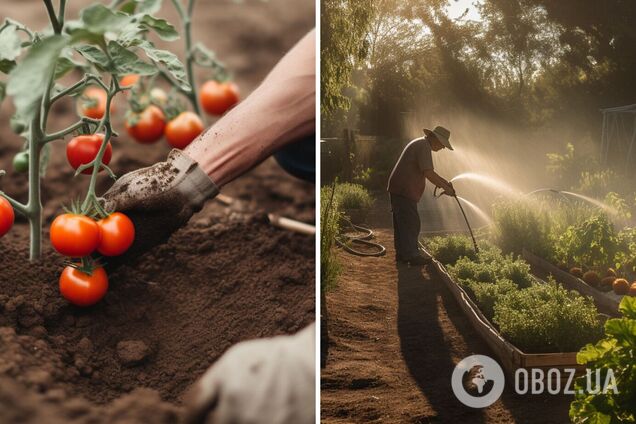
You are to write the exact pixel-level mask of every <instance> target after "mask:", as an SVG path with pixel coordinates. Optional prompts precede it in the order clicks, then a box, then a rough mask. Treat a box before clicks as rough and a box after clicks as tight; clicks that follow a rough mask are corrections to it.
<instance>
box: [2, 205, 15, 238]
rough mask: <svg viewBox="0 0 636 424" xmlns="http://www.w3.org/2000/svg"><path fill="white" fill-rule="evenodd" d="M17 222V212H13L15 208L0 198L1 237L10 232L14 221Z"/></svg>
mask: <svg viewBox="0 0 636 424" xmlns="http://www.w3.org/2000/svg"><path fill="white" fill-rule="evenodd" d="M14 220H15V212H13V206H11V203H9V201H8V200H7V199H5V198H4V197H2V196H0V237H2V236H3V235H5V234H6V233H8V232H9V230H10V229H11V227H13V221H14Z"/></svg>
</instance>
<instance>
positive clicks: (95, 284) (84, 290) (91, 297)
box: [60, 266, 108, 306]
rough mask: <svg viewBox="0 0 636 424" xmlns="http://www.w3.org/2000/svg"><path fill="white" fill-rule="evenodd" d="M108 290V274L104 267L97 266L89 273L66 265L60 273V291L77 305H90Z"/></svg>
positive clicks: (65, 297)
mask: <svg viewBox="0 0 636 424" xmlns="http://www.w3.org/2000/svg"><path fill="white" fill-rule="evenodd" d="M107 290H108V276H107V275H106V271H104V268H102V267H97V268H95V269H94V270H93V272H92V273H91V274H90V275H89V274H87V273H85V272H83V271H80V270H79V269H77V268H74V267H72V266H67V267H66V268H64V271H62V275H60V293H62V296H63V297H64V299H66V300H68V301H69V302H71V303H72V304H74V305H77V306H91V305H94V304H96V303H97V302H99V301H100V300H101V299H102V298H103V297H104V295H105V294H106V291H107Z"/></svg>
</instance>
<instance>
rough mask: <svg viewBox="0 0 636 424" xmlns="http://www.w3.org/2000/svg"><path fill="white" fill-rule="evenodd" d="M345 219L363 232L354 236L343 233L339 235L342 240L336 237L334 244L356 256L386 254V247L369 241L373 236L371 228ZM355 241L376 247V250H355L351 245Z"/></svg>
mask: <svg viewBox="0 0 636 424" xmlns="http://www.w3.org/2000/svg"><path fill="white" fill-rule="evenodd" d="M345 219H346V218H345ZM346 221H347V223H348V224H349V226H350V227H351V228H352V229H354V230H355V231H357V232H360V233H363V234H361V235H355V236H354V235H347V234H343V235H342V236H341V237H343V238H344V240H341V239H339V238H338V237H336V244H337V245H338V246H340V247H342V248H343V249H344V250H345V251H346V252H348V253H351V254H352V255H356V256H384V255H385V254H386V247H384V246H382V245H381V244H380V243H375V242H372V241H369V240H370V239H372V238H373V230H371V229H369V228H366V227H363V226H361V225H356V224H354V223H353V222H351V221H350V220H349V219H346ZM355 243H357V244H361V245H363V246H367V247H370V248H373V249H376V251H372V252H363V251H360V250H356V249H354V248H353V247H352V245H353V244H355Z"/></svg>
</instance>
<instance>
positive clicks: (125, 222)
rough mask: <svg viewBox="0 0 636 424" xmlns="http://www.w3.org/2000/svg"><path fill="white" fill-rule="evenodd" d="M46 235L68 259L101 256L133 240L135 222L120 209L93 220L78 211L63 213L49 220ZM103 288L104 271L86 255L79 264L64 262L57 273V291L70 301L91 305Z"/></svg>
mask: <svg viewBox="0 0 636 424" xmlns="http://www.w3.org/2000/svg"><path fill="white" fill-rule="evenodd" d="M50 236H51V244H52V245H53V247H54V248H55V250H57V251H58V252H59V253H60V254H62V255H64V256H67V257H69V258H72V259H77V258H88V257H90V255H92V254H93V253H94V252H98V253H100V254H101V255H103V256H119V255H121V254H123V253H125V252H126V251H127V250H128V249H129V248H130V246H131V245H132V243H133V241H134V240H135V226H134V224H133V222H132V221H131V220H130V218H128V217H127V216H126V215H124V214H123V213H121V212H115V213H112V214H110V215H108V216H107V217H105V218H102V219H100V220H97V221H95V220H94V219H93V218H91V217H89V216H86V215H82V214H78V213H64V214H62V215H59V216H57V217H56V218H55V219H54V220H53V222H52V223H51V235H50ZM107 290H108V276H107V275H106V271H104V268H103V267H102V266H100V265H97V264H96V263H95V262H94V261H92V260H90V259H88V260H86V259H83V260H82V265H81V266H80V265H78V264H73V265H69V266H67V267H66V268H65V269H64V271H62V275H61V276H60V292H61V293H62V296H64V298H65V299H66V300H68V301H69V302H71V303H73V304H74V305H78V306H90V305H94V304H95V303H97V302H98V301H100V300H101V299H102V298H103V297H104V295H105V294H106V291H107Z"/></svg>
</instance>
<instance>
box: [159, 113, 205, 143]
mask: <svg viewBox="0 0 636 424" xmlns="http://www.w3.org/2000/svg"><path fill="white" fill-rule="evenodd" d="M201 132H203V122H202V121H201V118H199V117H198V116H197V114H196V113H193V112H189V111H186V112H181V113H180V114H179V115H178V116H177V117H176V118H174V119H173V120H172V121H170V122H168V125H166V139H168V143H170V145H171V146H172V147H175V148H177V149H185V148H186V146H187V145H188V144H190V143H191V142H192V140H194V139H195V138H197V137H198V136H199V134H201Z"/></svg>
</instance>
